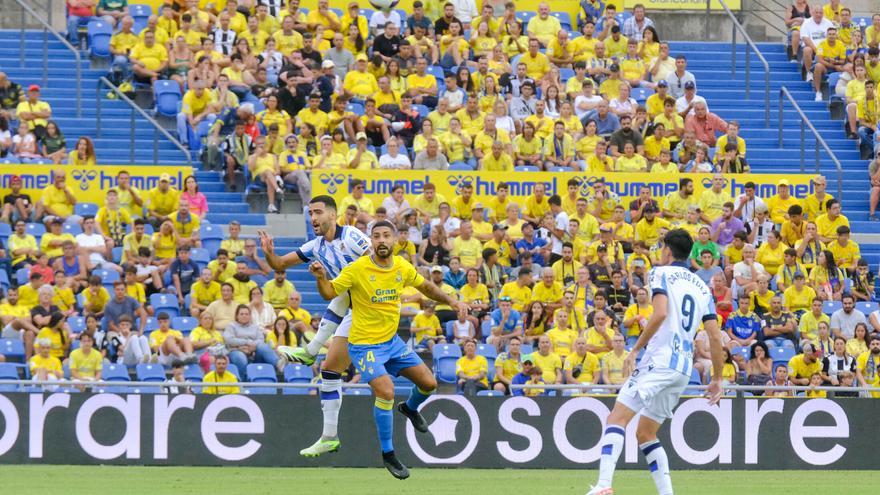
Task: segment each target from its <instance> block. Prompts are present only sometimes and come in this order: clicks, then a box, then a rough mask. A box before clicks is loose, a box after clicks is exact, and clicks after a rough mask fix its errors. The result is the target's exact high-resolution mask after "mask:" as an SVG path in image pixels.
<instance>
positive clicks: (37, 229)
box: [24, 223, 46, 240]
mask: <svg viewBox="0 0 880 495" xmlns="http://www.w3.org/2000/svg"><path fill="white" fill-rule="evenodd" d="M24 231H25V233H26V234H30V235H32V236H34V237H36V238H37V240H39V238H40V237H42V236H43V234H45V233H46V226H45V225H43V224H41V223H29V224H27V225H25V227H24Z"/></svg>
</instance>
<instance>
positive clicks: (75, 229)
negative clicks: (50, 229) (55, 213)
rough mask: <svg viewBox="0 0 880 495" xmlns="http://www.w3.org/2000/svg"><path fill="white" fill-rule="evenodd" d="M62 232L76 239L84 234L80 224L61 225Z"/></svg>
mask: <svg viewBox="0 0 880 495" xmlns="http://www.w3.org/2000/svg"><path fill="white" fill-rule="evenodd" d="M61 232H63V233H65V234H70V235H72V236H74V237H76V236H78V235H80V234H82V227H80V226H79V224H78V223H67V222H65V223H64V224H62V225H61Z"/></svg>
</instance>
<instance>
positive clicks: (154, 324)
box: [144, 316, 159, 334]
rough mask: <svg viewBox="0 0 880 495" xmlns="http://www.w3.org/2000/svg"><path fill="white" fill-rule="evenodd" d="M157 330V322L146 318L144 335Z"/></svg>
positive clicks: (154, 319) (151, 318)
mask: <svg viewBox="0 0 880 495" xmlns="http://www.w3.org/2000/svg"><path fill="white" fill-rule="evenodd" d="M157 328H159V322H158V321H156V318H154V317H152V316H150V317H148V318H147V324H146V325H144V333H146V334H149V333H150V332H152V331H153V330H155V329H157Z"/></svg>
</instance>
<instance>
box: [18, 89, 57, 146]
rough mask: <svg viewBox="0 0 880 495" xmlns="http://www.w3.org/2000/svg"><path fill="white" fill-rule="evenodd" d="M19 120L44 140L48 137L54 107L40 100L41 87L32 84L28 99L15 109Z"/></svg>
mask: <svg viewBox="0 0 880 495" xmlns="http://www.w3.org/2000/svg"><path fill="white" fill-rule="evenodd" d="M15 114H16V117H17V118H18V120H19V121H20V122H22V123H25V124H27V127H28V129H29V130H30V131H31V132H33V133H34V135H35V136H37V138H38V139H42V138H43V137H45V136H46V125H47V124H48V121H49V119H50V118H51V117H52V107H51V106H49V104H48V103H47V102H45V101H43V100H41V99H40V87H39V86H37V85H36V84H31V85H30V86H29V87H28V92H27V98H26V99H25V100H24V101H21V102H20V103H18V105H17V106H16V107H15Z"/></svg>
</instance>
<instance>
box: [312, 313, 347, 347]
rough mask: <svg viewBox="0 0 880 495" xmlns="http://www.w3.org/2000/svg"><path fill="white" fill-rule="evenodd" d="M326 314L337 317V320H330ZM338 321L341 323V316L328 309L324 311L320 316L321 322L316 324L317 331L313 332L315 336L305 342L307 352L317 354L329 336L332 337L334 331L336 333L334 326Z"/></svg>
mask: <svg viewBox="0 0 880 495" xmlns="http://www.w3.org/2000/svg"><path fill="white" fill-rule="evenodd" d="M328 316H329V317H330V318H334V317H335V318H338V319H339V321H338V322H336V321H330V319H328ZM335 318H334V319H335ZM340 323H342V317H340V316H337V315H335V314H333V313H330V312H329V311H328V312H327V313H325V314H324V317H323V318H321V323H319V324H318V332H317V333H316V334H315V338H313V339H312V341H311V342H309V343H308V344H306V350H307V351H308V352H309V354H311V355H312V356H317V355H318V353H319V352H321V348H322V347H324V344H325V343H327V341H328V340H330V337H332V336H333V334H334V333H336V328H337V327H338V326H339V324H340Z"/></svg>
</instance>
